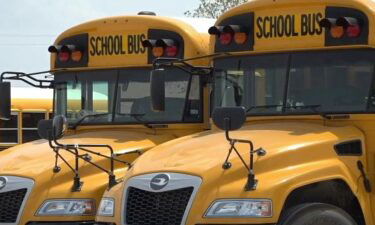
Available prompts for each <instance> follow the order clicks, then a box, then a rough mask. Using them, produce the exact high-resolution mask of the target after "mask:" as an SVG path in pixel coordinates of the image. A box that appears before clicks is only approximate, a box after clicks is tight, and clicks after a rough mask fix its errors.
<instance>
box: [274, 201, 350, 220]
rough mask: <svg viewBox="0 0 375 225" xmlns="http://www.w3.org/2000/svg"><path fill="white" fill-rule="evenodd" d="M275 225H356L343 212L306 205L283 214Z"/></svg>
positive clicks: (316, 204) (316, 205) (325, 207)
mask: <svg viewBox="0 0 375 225" xmlns="http://www.w3.org/2000/svg"><path fill="white" fill-rule="evenodd" d="M277 225H357V223H356V222H355V221H354V220H353V218H352V217H351V216H350V215H349V214H348V213H346V212H345V211H344V210H342V209H340V208H338V207H336V206H333V205H328V204H322V203H307V204H301V205H298V206H296V207H292V208H290V209H289V210H286V212H285V213H283V215H282V217H281V220H280V221H279V223H278V224H277Z"/></svg>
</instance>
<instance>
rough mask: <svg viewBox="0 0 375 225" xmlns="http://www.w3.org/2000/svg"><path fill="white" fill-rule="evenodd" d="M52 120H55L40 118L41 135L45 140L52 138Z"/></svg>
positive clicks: (39, 131) (39, 128) (39, 130)
mask: <svg viewBox="0 0 375 225" xmlns="http://www.w3.org/2000/svg"><path fill="white" fill-rule="evenodd" d="M52 122H53V120H40V121H39V122H38V134H39V137H40V138H42V139H45V140H51V139H52Z"/></svg>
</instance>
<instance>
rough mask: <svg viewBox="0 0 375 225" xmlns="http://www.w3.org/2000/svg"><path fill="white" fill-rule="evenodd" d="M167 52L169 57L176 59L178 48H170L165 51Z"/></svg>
mask: <svg viewBox="0 0 375 225" xmlns="http://www.w3.org/2000/svg"><path fill="white" fill-rule="evenodd" d="M165 52H166V54H167V56H168V57H175V56H176V55H177V54H178V48H177V46H170V47H167V48H166V49H165Z"/></svg>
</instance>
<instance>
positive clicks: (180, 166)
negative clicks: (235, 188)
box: [129, 122, 364, 182]
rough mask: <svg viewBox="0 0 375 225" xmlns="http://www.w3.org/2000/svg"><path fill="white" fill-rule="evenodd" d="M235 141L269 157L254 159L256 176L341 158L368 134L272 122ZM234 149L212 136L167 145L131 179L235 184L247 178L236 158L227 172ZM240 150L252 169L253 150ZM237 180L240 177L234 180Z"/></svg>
mask: <svg viewBox="0 0 375 225" xmlns="http://www.w3.org/2000/svg"><path fill="white" fill-rule="evenodd" d="M230 137H231V138H237V139H243V140H251V141H252V142H253V144H254V148H255V149H259V148H263V149H264V150H265V151H266V152H267V154H266V155H265V156H261V157H258V156H255V160H254V161H255V173H257V174H260V173H265V172H267V171H275V170H278V169H281V168H285V167H288V166H293V165H299V164H301V163H306V160H307V161H318V160H321V159H325V158H330V157H337V154H336V152H335V150H334V145H335V144H338V143H341V142H345V141H349V140H362V141H363V139H364V137H363V133H362V132H361V131H360V130H359V129H357V128H355V127H352V126H346V127H328V126H323V125H320V124H314V123H306V122H268V123H262V124H253V125H247V126H244V127H243V128H242V129H241V130H238V131H234V132H230ZM229 148H230V144H229V142H228V141H227V140H226V138H225V134H224V132H222V131H217V130H216V131H207V132H203V133H199V134H194V135H190V136H187V137H184V138H180V139H176V140H174V141H171V142H168V143H165V144H162V145H159V146H157V147H156V148H154V149H152V150H151V151H149V152H147V153H146V154H145V155H144V156H142V157H141V158H140V159H139V160H138V161H137V163H136V165H135V166H134V167H133V168H132V172H131V174H129V175H131V176H135V175H139V174H146V173H157V172H177V173H188V174H193V175H198V176H200V177H202V178H203V179H204V180H205V178H207V179H208V180H212V179H214V178H215V177H216V178H218V177H220V179H223V178H225V177H226V176H227V178H228V179H229V180H228V182H230V180H232V181H233V179H240V178H241V179H242V178H243V177H246V174H247V172H246V168H245V167H244V165H243V164H242V162H241V161H240V159H239V157H238V156H237V155H236V154H235V153H234V152H233V153H232V155H231V157H230V160H229V161H230V162H231V163H232V167H231V168H230V169H229V170H223V168H222V165H223V163H224V161H225V159H226V157H227V154H228V151H229ZM236 148H237V149H238V150H239V153H240V154H241V155H242V156H243V158H244V159H245V161H246V163H247V164H249V161H250V160H249V158H250V154H249V152H250V148H249V145H248V144H236ZM235 174H237V175H235Z"/></svg>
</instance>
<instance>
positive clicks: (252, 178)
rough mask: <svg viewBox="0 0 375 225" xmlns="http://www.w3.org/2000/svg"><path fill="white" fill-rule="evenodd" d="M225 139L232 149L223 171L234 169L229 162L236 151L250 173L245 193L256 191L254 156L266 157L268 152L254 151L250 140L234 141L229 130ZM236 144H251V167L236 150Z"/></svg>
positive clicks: (262, 150)
mask: <svg viewBox="0 0 375 225" xmlns="http://www.w3.org/2000/svg"><path fill="white" fill-rule="evenodd" d="M225 137H226V139H227V140H228V142H229V143H230V148H229V151H228V155H227V157H226V159H225V162H224V163H223V169H225V170H227V169H229V168H231V167H232V164H231V163H230V162H229V157H230V156H231V154H232V152H233V151H234V152H235V153H236V154H237V156H238V157H239V158H240V160H241V162H242V164H243V165H244V166H245V168H246V169H247V171H248V173H249V174H248V179H247V183H246V185H245V191H254V190H256V188H257V185H258V180H257V179H256V178H255V173H254V154H258V155H259V156H264V155H265V154H266V151H265V150H264V149H262V148H260V149H257V150H254V145H253V142H251V141H248V140H241V139H232V138H230V137H229V130H228V129H227V130H226V131H225ZM236 143H243V144H249V146H250V166H249V165H247V164H246V162H245V160H244V158H243V157H242V156H241V154H240V153H239V151H238V150H237V148H236Z"/></svg>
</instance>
